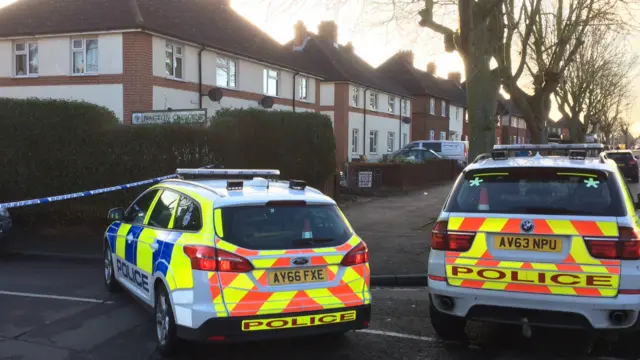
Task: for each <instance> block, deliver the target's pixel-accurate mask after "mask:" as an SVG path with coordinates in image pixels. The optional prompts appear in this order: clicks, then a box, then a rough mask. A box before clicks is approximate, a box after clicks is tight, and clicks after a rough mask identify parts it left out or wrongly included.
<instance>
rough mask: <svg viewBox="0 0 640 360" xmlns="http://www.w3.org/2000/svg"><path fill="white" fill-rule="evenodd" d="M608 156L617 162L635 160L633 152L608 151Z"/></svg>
mask: <svg viewBox="0 0 640 360" xmlns="http://www.w3.org/2000/svg"><path fill="white" fill-rule="evenodd" d="M607 157H608V158H609V159H612V160H613V161H615V162H624V161H629V160H633V155H632V154H631V153H608V154H607Z"/></svg>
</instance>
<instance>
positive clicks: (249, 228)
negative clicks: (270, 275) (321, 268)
mask: <svg viewBox="0 0 640 360" xmlns="http://www.w3.org/2000/svg"><path fill="white" fill-rule="evenodd" d="M214 216H215V225H216V233H217V235H218V236H219V237H220V238H222V239H223V240H224V241H226V242H229V243H232V244H234V245H236V246H240V247H243V248H246V249H252V250H283V249H304V248H320V247H332V246H339V245H342V244H344V243H345V242H347V241H348V240H349V239H350V238H351V236H352V235H353V233H352V231H351V229H350V227H349V225H348V224H347V223H346V221H345V219H344V218H343V216H342V214H341V213H340V211H339V210H338V208H337V206H335V205H297V204H293V205H289V204H267V205H263V206H233V207H223V208H219V209H216V210H215V214H214Z"/></svg>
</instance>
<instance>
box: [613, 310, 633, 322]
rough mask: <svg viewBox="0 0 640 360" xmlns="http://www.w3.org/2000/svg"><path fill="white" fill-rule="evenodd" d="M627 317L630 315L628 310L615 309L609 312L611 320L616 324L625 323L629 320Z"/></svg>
mask: <svg viewBox="0 0 640 360" xmlns="http://www.w3.org/2000/svg"><path fill="white" fill-rule="evenodd" d="M627 317H628V315H627V312H626V311H618V310H614V311H612V312H610V313H609V320H611V323H613V324H614V325H622V324H624V323H625V322H626V321H627Z"/></svg>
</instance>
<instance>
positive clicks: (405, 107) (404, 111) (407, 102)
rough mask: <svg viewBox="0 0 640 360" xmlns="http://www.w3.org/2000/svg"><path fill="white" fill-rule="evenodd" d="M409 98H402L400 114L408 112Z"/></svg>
mask: <svg viewBox="0 0 640 360" xmlns="http://www.w3.org/2000/svg"><path fill="white" fill-rule="evenodd" d="M407 105H409V100H406V99H405V100H402V114H403V115H407V114H408V113H409V106H407Z"/></svg>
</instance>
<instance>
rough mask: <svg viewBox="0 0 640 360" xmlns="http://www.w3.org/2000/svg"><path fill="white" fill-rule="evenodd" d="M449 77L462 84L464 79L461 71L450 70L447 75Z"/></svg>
mask: <svg viewBox="0 0 640 360" xmlns="http://www.w3.org/2000/svg"><path fill="white" fill-rule="evenodd" d="M447 78H448V79H449V80H452V81H454V82H455V83H456V84H458V85H460V82H461V81H462V73H460V72H459V71H454V72H450V73H449V74H448V75H447Z"/></svg>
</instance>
